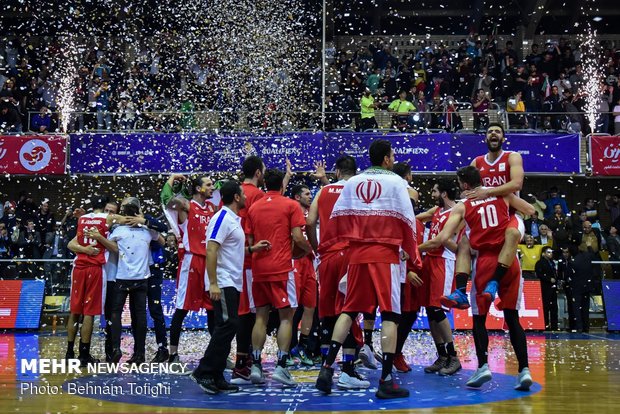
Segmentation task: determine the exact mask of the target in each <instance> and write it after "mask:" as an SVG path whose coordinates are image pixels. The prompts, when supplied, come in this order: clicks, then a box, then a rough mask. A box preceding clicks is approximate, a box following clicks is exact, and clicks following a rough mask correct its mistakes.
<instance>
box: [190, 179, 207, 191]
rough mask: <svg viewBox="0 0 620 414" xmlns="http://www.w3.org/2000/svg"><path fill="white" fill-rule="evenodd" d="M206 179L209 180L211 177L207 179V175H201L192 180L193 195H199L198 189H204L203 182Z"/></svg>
mask: <svg viewBox="0 0 620 414" xmlns="http://www.w3.org/2000/svg"><path fill="white" fill-rule="evenodd" d="M205 178H209V177H207V176H206V175H199V176H197V177H194V178H192V180H191V184H192V188H191V189H190V194H191V195H194V194H197V193H198V191H197V190H196V187H202V180H203V179H205Z"/></svg>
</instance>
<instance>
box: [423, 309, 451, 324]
mask: <svg viewBox="0 0 620 414" xmlns="http://www.w3.org/2000/svg"><path fill="white" fill-rule="evenodd" d="M426 314H427V315H428V319H430V320H431V321H435V322H437V323H440V322H442V321H443V320H444V319H446V313H445V312H444V311H443V309H440V308H436V307H428V308H426Z"/></svg>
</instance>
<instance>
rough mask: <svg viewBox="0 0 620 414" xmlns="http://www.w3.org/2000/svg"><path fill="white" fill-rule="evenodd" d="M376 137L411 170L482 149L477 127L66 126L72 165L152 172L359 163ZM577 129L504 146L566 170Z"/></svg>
mask: <svg viewBox="0 0 620 414" xmlns="http://www.w3.org/2000/svg"><path fill="white" fill-rule="evenodd" d="M377 138H382V139H387V140H389V141H390V142H391V143H392V147H393V148H394V153H395V157H396V161H398V162H407V163H409V165H411V166H412V169H413V171H414V172H418V173H420V172H422V173H423V172H427V173H434V172H453V171H456V169H458V168H459V167H462V166H465V165H468V164H469V163H471V161H472V159H473V158H475V157H476V156H478V155H480V154H484V153H486V152H487V149H486V145H485V144H484V136H483V135H482V134H448V133H435V134H405V133H390V134H376V133H372V132H359V133H358V132H329V133H323V132H316V133H312V132H301V133H289V134H281V135H274V136H266V137H261V136H254V135H234V136H232V135H231V136H217V135H209V134H199V133H182V134H181V133H177V134H159V133H146V134H144V133H143V134H114V133H110V134H72V135H71V161H70V167H71V172H72V173H87V174H88V173H90V174H128V173H134V174H136V173H137V174H155V173H171V172H181V173H185V172H199V171H230V172H234V171H238V170H239V169H240V166H241V163H242V162H243V160H244V159H245V158H246V157H248V156H250V155H258V156H259V157H261V158H262V159H263V161H264V162H265V165H267V166H269V167H276V168H281V169H284V168H285V165H286V164H285V160H286V159H287V158H288V159H289V160H290V161H291V163H292V165H293V170H294V171H312V170H314V163H315V162H316V161H319V160H324V161H326V163H327V169H328V170H333V168H334V164H335V162H336V160H337V159H338V157H340V156H341V155H344V154H346V155H350V156H352V157H353V158H355V160H356V161H357V164H358V167H359V168H361V169H365V168H368V167H369V166H370V160H369V158H368V147H369V146H370V144H371V142H372V141H373V140H375V139H377ZM579 139H580V138H579V135H577V134H569V135H558V134H511V135H508V139H507V142H506V145H505V148H506V149H508V150H512V151H518V152H519V153H521V155H522V156H523V162H524V165H525V170H526V172H527V173H553V174H556V173H574V172H579V170H580V158H579V156H580V146H579Z"/></svg>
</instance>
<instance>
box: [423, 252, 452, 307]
mask: <svg viewBox="0 0 620 414" xmlns="http://www.w3.org/2000/svg"><path fill="white" fill-rule="evenodd" d="M454 267H455V261H454V260H450V259H445V258H443V257H441V256H431V255H426V256H425V257H424V262H423V264H422V277H421V278H422V281H423V282H424V284H423V285H422V287H421V289H422V290H423V291H424V293H423V294H422V297H423V299H422V306H424V307H429V306H433V307H436V308H441V307H442V306H441V302H440V301H439V299H440V298H441V297H442V296H448V295H449V294H450V293H452V291H454V288H455V283H454V282H455V281H454ZM444 309H446V310H448V309H447V308H444Z"/></svg>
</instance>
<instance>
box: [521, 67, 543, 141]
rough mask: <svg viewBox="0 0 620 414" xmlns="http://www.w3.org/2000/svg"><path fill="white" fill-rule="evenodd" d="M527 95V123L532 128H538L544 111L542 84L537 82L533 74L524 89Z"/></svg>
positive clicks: (524, 94)
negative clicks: (540, 116)
mask: <svg viewBox="0 0 620 414" xmlns="http://www.w3.org/2000/svg"><path fill="white" fill-rule="evenodd" d="M523 96H524V97H525V109H526V111H527V112H528V114H529V115H528V116H527V125H528V126H529V127H530V128H533V129H536V128H538V119H539V114H540V112H542V103H541V101H540V85H539V84H537V83H536V78H535V77H534V75H533V74H531V75H530V77H529V78H528V79H527V85H526V86H525V88H524V89H523Z"/></svg>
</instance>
